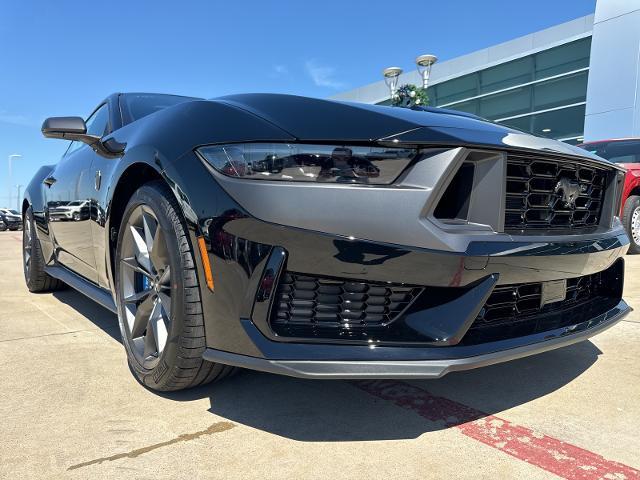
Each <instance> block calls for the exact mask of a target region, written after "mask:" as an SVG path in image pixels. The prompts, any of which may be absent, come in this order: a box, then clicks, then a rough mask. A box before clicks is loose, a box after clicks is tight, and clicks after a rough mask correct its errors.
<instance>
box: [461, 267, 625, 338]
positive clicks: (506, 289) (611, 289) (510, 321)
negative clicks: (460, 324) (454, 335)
mask: <svg viewBox="0 0 640 480" xmlns="http://www.w3.org/2000/svg"><path fill="white" fill-rule="evenodd" d="M622 279H623V263H622V261H620V260H619V261H617V262H616V263H615V264H614V265H613V266H611V267H610V268H609V269H607V270H605V271H602V272H598V273H595V274H593V275H586V276H583V277H576V278H569V279H567V281H566V282H567V285H566V297H565V299H564V300H561V301H558V302H554V303H548V304H546V305H544V306H543V305H542V304H541V303H542V302H541V300H542V288H543V286H542V283H540V282H535V283H519V284H513V285H500V286H498V287H496V288H495V289H494V290H493V292H492V293H491V295H490V296H489V298H488V299H487V301H486V303H485V305H484V306H483V308H482V309H481V310H480V313H479V314H478V316H477V318H476V319H475V321H474V322H473V324H472V325H471V328H470V329H469V331H468V332H467V334H466V335H465V338H464V339H463V343H465V344H475V343H483V342H486V341H493V340H503V339H506V338H513V337H517V336H522V335H530V334H532V333H536V332H544V331H547V330H552V329H554V328H560V327H562V326H567V325H574V324H577V323H581V322H583V321H586V320H588V319H590V318H593V317H595V316H597V315H599V314H601V313H604V312H606V311H607V310H609V309H610V308H612V306H613V305H615V304H616V303H618V302H619V301H620V298H621V297H622Z"/></svg>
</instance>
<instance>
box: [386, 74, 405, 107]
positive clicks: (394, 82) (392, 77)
mask: <svg viewBox="0 0 640 480" xmlns="http://www.w3.org/2000/svg"><path fill="white" fill-rule="evenodd" d="M401 73H402V69H401V68H400V67H389V68H385V69H384V70H383V71H382V76H383V77H384V83H386V84H387V87H388V88H389V96H390V97H391V102H392V103H393V97H394V95H395V94H396V89H397V88H398V80H399V79H400V74H401Z"/></svg>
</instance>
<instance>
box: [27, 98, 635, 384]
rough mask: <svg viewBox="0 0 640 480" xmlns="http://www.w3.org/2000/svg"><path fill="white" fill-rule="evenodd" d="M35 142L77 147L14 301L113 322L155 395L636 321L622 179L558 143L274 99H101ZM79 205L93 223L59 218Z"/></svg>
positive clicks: (435, 371) (501, 357)
mask: <svg viewBox="0 0 640 480" xmlns="http://www.w3.org/2000/svg"><path fill="white" fill-rule="evenodd" d="M42 131H43V133H44V135H45V136H47V137H51V138H61V139H65V140H71V143H70V145H69V148H68V150H67V152H66V153H65V154H64V156H63V157H62V159H61V160H60V161H59V162H58V163H57V164H56V165H52V166H47V167H43V168H41V169H40V170H39V171H38V173H37V174H36V175H35V177H34V179H33V181H32V182H31V184H30V185H29V187H28V189H27V191H26V196H25V198H24V203H23V208H22V213H23V215H24V225H25V228H24V273H25V278H26V281H27V285H28V286H29V289H30V290H31V291H34V292H36V291H43V290H50V289H54V288H57V287H59V286H61V285H62V284H63V283H64V284H68V285H70V286H72V287H73V288H76V289H77V290H79V291H81V292H83V293H85V294H86V295H88V296H89V297H91V298H93V299H94V300H96V301H97V302H99V303H100V304H102V305H103V306H105V307H107V308H109V309H111V310H113V311H114V312H117V314H118V318H119V321H120V329H121V332H122V337H123V343H124V345H125V347H126V352H127V355H128V358H129V362H130V364H131V367H132V370H133V371H134V372H135V373H136V375H137V376H138V378H139V379H140V381H142V382H143V383H144V384H145V385H147V386H149V387H151V388H154V389H158V390H172V389H181V388H186V387H190V386H194V385H199V384H203V383H206V382H208V381H211V380H215V379H220V378H222V377H224V376H225V375H227V374H229V373H230V372H231V371H232V370H233V367H247V368H252V369H256V370H263V371H268V372H275V373H282V374H286V375H293V376H299V377H309V378H375V377H386V378H390V377H395V378H408V377H412V378H413V377H422V378H425V377H439V376H442V375H444V374H445V373H447V372H450V371H453V370H462V369H469V368H475V367H479V366H483V365H488V364H492V363H496V362H501V361H505V360H510V359H513V358H518V357H523V356H526V355H531V354H534V353H538V352H542V351H545V350H549V349H553V348H558V347H561V346H564V345H568V344H571V343H574V342H578V341H581V340H584V339H586V338H588V337H590V336H592V335H594V334H596V333H598V332H600V331H602V330H604V329H606V328H608V327H610V326H612V325H613V324H615V323H616V322H618V321H619V320H620V319H621V318H623V317H624V316H625V315H626V314H627V313H628V312H629V310H630V308H629V306H628V305H627V304H626V303H625V302H624V300H622V285H623V275H624V264H623V262H624V260H623V258H622V256H623V255H624V253H625V252H626V250H627V248H628V238H627V236H626V234H625V232H624V229H623V228H622V225H621V224H620V221H619V219H618V218H617V217H616V216H615V215H616V212H618V211H619V205H618V203H619V198H620V189H621V181H622V179H623V176H624V172H623V170H621V169H619V168H618V167H617V166H616V165H614V164H611V163H609V162H607V161H604V160H602V159H600V158H598V157H596V156H593V155H591V154H589V153H588V152H585V151H584V150H580V149H577V148H575V147H572V146H569V145H567V144H564V143H560V142H556V141H552V140H548V139H543V138H538V137H534V136H531V135H528V134H524V133H522V132H519V131H515V130H511V129H508V128H504V127H502V126H499V125H496V124H492V123H489V122H486V121H483V120H481V119H478V118H476V117H473V116H470V115H467V114H463V113H458V112H453V111H447V110H439V109H429V108H425V109H420V110H410V109H404V108H392V107H382V106H371V105H363V104H353V103H342V102H335V101H327V100H318V99H312V98H304V97H296V96H289V95H272V94H251V95H233V96H227V97H222V98H218V99H214V100H203V99H197V98H187V97H179V96H171V95H155V94H140V93H131V94H114V95H111V96H110V97H108V98H107V99H106V100H105V101H104V102H102V103H101V104H100V105H99V106H98V108H96V110H95V111H94V112H93V113H92V114H91V115H90V116H89V118H88V119H87V120H86V121H84V120H82V119H81V118H79V117H57V118H55V117H54V118H49V119H48V120H46V121H45V122H44V124H43V127H42ZM73 202H75V203H74V204H75V205H87V206H88V210H87V214H86V215H78V216H77V218H74V220H76V221H64V222H63V221H52V220H54V217H55V216H54V215H53V214H52V212H59V211H60V208H61V206H62V207H64V206H65V205H67V206H68V205H71V204H72V203H73ZM65 208H66V207H65ZM72 217H73V215H72Z"/></svg>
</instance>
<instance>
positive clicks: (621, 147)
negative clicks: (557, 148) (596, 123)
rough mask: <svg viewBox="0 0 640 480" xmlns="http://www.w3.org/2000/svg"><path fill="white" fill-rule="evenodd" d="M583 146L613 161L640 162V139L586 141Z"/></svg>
mask: <svg viewBox="0 0 640 480" xmlns="http://www.w3.org/2000/svg"><path fill="white" fill-rule="evenodd" d="M581 147H582V148H584V149H585V150H587V151H589V152H591V153H595V154H596V155H598V156H599V157H602V158H606V159H607V160H609V161H610V162H613V163H640V139H638V140H615V141H611V142H597V143H585V144H584V145H581Z"/></svg>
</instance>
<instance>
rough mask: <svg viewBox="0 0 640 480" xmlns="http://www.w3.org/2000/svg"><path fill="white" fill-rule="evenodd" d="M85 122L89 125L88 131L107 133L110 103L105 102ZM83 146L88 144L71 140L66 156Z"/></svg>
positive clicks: (101, 134)
mask: <svg viewBox="0 0 640 480" xmlns="http://www.w3.org/2000/svg"><path fill="white" fill-rule="evenodd" d="M85 123H86V125H87V133H89V134H91V135H98V136H100V137H102V136H103V135H104V134H105V133H107V129H108V127H109V107H108V105H107V104H106V103H105V104H104V105H102V106H101V107H100V108H98V110H96V111H95V112H93V114H91V116H90V117H89V118H87V121H86V122H85ZM83 146H86V144H85V143H82V142H78V141H75V142H71V145H69V148H68V149H67V151H66V152H65V154H64V156H65V157H66V156H67V155H70V154H71V153H73V152H75V151H76V150H78V149H80V148H82V147H83Z"/></svg>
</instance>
